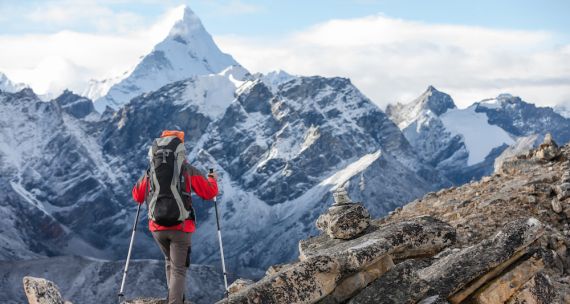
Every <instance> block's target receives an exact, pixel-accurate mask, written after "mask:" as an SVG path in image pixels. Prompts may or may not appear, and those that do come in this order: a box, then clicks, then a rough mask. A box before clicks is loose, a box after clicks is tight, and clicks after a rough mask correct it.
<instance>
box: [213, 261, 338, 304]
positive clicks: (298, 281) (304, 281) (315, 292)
mask: <svg viewBox="0 0 570 304" xmlns="http://www.w3.org/2000/svg"><path fill="white" fill-rule="evenodd" d="M339 279H340V265H339V263H338V261H337V260H335V259H333V258H331V257H327V256H316V257H311V258H309V259H306V260H305V261H302V262H299V263H297V264H295V265H293V266H291V267H288V268H286V269H284V270H283V271H280V272H278V273H277V274H275V275H273V276H269V277H265V278H263V279H262V280H260V281H259V282H257V283H255V284H253V285H250V286H248V287H246V288H245V289H243V290H241V291H239V292H237V293H235V294H233V295H230V297H229V298H227V299H224V300H222V301H219V302H218V303H228V304H229V303H231V304H237V303H243V304H245V303H264V304H272V303H275V304H278V303H291V304H293V303H314V302H317V301H318V300H320V299H322V298H323V297H325V296H326V295H327V294H329V293H331V292H332V291H333V290H334V288H335V286H336V284H337V282H338V280H339Z"/></svg>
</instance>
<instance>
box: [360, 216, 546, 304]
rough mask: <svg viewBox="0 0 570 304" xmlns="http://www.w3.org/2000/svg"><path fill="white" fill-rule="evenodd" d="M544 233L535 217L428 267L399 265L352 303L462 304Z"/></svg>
mask: <svg viewBox="0 0 570 304" xmlns="http://www.w3.org/2000/svg"><path fill="white" fill-rule="evenodd" d="M542 232H543V226H542V224H541V223H540V222H539V221H537V220H536V219H534V218H530V219H523V220H517V221H514V222H511V223H509V224H507V225H505V226H504V227H503V229H502V231H501V232H499V233H497V234H496V235H495V236H494V237H491V238H489V239H486V240H484V241H482V242H480V243H479V244H477V245H474V246H470V247H467V248H464V249H462V250H460V251H457V252H454V253H451V254H449V255H446V256H444V257H442V258H440V259H438V260H436V261H435V262H434V263H433V264H431V265H429V266H427V267H421V266H423V265H421V263H417V262H414V263H412V261H406V262H403V263H401V264H398V265H396V266H395V267H394V268H393V269H392V270H390V271H388V272H387V273H386V274H385V275H383V276H382V277H380V278H379V279H378V280H376V281H374V282H372V283H371V284H370V285H369V286H368V287H366V288H365V289H364V290H362V291H361V292H360V293H359V294H357V295H356V296H355V297H354V298H352V300H351V302H350V303H417V302H418V301H421V300H423V299H425V298H426V297H429V296H431V295H441V296H444V297H446V298H447V299H448V300H449V301H450V302H451V303H459V302H461V301H463V300H464V299H465V298H466V297H468V296H469V295H470V294H471V293H472V292H474V291H475V290H477V289H478V288H479V287H481V286H482V285H483V284H484V283H485V282H486V281H485V280H480V279H481V278H484V277H485V276H486V275H488V274H494V275H493V276H490V277H489V278H488V280H490V279H492V277H494V276H495V275H498V274H499V273H500V271H502V270H504V269H505V268H506V267H507V266H508V265H510V264H511V263H513V262H514V258H515V257H518V256H520V255H521V253H524V252H526V249H527V247H528V246H529V245H530V244H531V243H533V242H534V241H535V240H537V239H538V238H539V237H540V236H541V235H542ZM415 264H420V265H415ZM418 267H420V268H418ZM495 272H499V273H495Z"/></svg>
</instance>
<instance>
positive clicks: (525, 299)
mask: <svg viewBox="0 0 570 304" xmlns="http://www.w3.org/2000/svg"><path fill="white" fill-rule="evenodd" d="M555 299H556V291H555V289H554V286H552V283H551V282H550V279H549V278H548V276H547V275H545V274H543V273H542V272H539V273H537V274H536V275H534V276H533V277H532V278H531V279H530V280H529V281H528V282H526V283H525V284H524V285H523V287H522V289H521V290H520V291H519V292H518V293H517V294H515V295H514V296H513V297H512V298H511V299H510V300H509V301H508V302H507V303H508V304H519V303H525V304H552V303H556V300H555Z"/></svg>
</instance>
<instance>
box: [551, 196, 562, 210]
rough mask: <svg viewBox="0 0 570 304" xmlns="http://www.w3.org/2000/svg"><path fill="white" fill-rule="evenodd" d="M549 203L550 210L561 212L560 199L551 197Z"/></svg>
mask: <svg viewBox="0 0 570 304" xmlns="http://www.w3.org/2000/svg"><path fill="white" fill-rule="evenodd" d="M550 205H551V206H552V211H554V212H556V213H561V212H562V210H563V209H562V204H561V203H560V201H559V200H558V199H556V198H553V199H552V201H551V202H550Z"/></svg>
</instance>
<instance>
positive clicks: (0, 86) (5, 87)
mask: <svg viewBox="0 0 570 304" xmlns="http://www.w3.org/2000/svg"><path fill="white" fill-rule="evenodd" d="M27 87H28V86H27V85H25V84H23V83H14V82H12V81H11V80H10V79H8V77H7V76H6V75H5V74H3V73H2V72H0V91H4V92H10V93H15V92H18V91H21V90H22V89H24V88H27Z"/></svg>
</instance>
